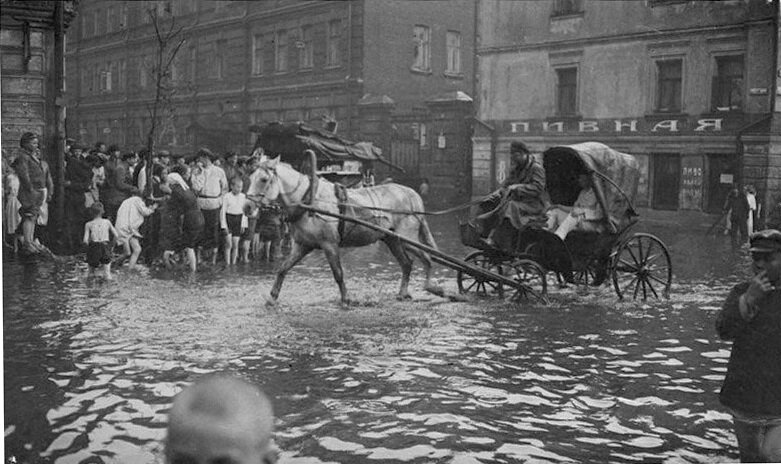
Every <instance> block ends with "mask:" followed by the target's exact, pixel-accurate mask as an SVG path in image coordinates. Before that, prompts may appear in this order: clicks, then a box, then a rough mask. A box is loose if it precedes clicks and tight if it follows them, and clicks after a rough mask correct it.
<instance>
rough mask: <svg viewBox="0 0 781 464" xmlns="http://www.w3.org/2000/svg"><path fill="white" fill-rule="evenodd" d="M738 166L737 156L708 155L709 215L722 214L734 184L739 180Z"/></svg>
mask: <svg viewBox="0 0 781 464" xmlns="http://www.w3.org/2000/svg"><path fill="white" fill-rule="evenodd" d="M737 166H738V163H737V157H736V156H735V155H708V202H707V206H706V208H707V211H708V212H709V213H720V212H721V210H722V208H723V207H724V201H725V200H726V199H727V194H728V193H729V190H730V188H731V187H732V183H733V182H735V181H736V180H737V172H736V171H737Z"/></svg>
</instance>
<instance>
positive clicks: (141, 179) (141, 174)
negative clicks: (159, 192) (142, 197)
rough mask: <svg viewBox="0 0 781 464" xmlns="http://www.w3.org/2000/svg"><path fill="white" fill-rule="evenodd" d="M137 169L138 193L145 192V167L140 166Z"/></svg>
mask: <svg viewBox="0 0 781 464" xmlns="http://www.w3.org/2000/svg"><path fill="white" fill-rule="evenodd" d="M138 169H141V170H140V171H138V191H139V192H143V191H144V190H146V166H141V167H139V168H138Z"/></svg>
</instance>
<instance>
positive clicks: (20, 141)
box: [19, 132, 38, 147]
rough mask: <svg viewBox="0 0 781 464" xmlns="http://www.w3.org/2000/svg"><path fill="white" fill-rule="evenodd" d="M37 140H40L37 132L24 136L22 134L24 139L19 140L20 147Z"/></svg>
mask: <svg viewBox="0 0 781 464" xmlns="http://www.w3.org/2000/svg"><path fill="white" fill-rule="evenodd" d="M37 138H38V134H36V133H35V132H25V133H24V134H22V137H21V138H20V139H19V146H20V147H24V146H25V144H27V142H29V141H30V140H32V139H37Z"/></svg>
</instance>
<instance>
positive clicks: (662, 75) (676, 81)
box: [656, 59, 683, 113]
mask: <svg viewBox="0 0 781 464" xmlns="http://www.w3.org/2000/svg"><path fill="white" fill-rule="evenodd" d="M656 70H657V83H658V84H657V89H656V111H659V112H665V113H669V112H679V111H681V81H682V79H683V60H680V59H674V60H660V61H657V62H656Z"/></svg>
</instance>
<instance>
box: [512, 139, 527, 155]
mask: <svg viewBox="0 0 781 464" xmlns="http://www.w3.org/2000/svg"><path fill="white" fill-rule="evenodd" d="M510 153H529V149H528V148H526V144H525V143H523V142H520V141H518V140H516V141H514V142H511V143H510Z"/></svg>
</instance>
